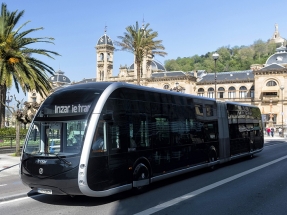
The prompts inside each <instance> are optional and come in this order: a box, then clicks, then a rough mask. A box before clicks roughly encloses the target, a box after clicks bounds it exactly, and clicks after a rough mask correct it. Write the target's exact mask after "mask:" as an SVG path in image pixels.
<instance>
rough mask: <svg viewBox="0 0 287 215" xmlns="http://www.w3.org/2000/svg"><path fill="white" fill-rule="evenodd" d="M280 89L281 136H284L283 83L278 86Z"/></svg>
mask: <svg viewBox="0 0 287 215" xmlns="http://www.w3.org/2000/svg"><path fill="white" fill-rule="evenodd" d="M280 89H281V92H282V93H281V96H282V112H281V116H282V119H281V121H282V137H284V124H283V118H284V113H283V90H284V86H283V85H281V87H280Z"/></svg>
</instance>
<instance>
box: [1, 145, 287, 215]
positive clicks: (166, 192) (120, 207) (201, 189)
mask: <svg viewBox="0 0 287 215" xmlns="http://www.w3.org/2000/svg"><path fill="white" fill-rule="evenodd" d="M286 169H287V143H286V142H285V141H272V142H267V143H266V144H265V148H264V150H263V151H262V152H261V153H259V154H257V155H256V156H255V157H254V158H252V159H250V158H244V159H240V160H236V161H232V162H230V163H228V164H223V165H220V166H218V168H217V169H216V170H214V171H209V170H208V169H203V170H199V171H195V172H192V173H189V174H185V175H181V176H179V177H174V178H171V179H168V180H164V181H161V182H158V183H155V184H152V185H151V186H150V189H149V191H148V192H146V193H143V194H141V195H134V194H132V193H131V192H125V193H121V194H117V195H114V196H112V197H108V198H91V197H85V196H78V197H74V198H72V197H69V196H49V195H34V196H31V197H24V198H16V199H13V200H10V201H2V202H0V214H9V215H10V214H23V215H24V214H29V215H32V214H39V213H42V214H53V215H54V214H81V215H83V214H105V215H106V214H120V215H121V214H123V215H128V214H138V215H145V214H165V215H169V214H170V215H171V214H196V215H197V214H232V215H233V214H235V215H236V214H240V215H242V214H276V215H277V214H286V211H287V204H286V199H287V177H286ZM16 177H17V176H16ZM9 178H10V182H11V183H12V182H13V181H14V180H15V181H14V182H15V183H14V184H13V186H14V188H16V187H17V186H18V185H17V183H16V182H17V178H15V179H14V178H11V177H9ZM2 179H3V178H2ZM8 182H9V181H7V183H8ZM1 183H2V181H1ZM19 186H21V185H19ZM1 189H2V187H0V190H1ZM6 189H12V190H13V188H8V187H6Z"/></svg>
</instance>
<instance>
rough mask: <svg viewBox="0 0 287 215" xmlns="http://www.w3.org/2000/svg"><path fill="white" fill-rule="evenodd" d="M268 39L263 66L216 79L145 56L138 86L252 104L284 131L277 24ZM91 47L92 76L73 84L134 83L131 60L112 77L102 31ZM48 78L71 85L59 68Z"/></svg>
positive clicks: (284, 62) (284, 81) (285, 57)
mask: <svg viewBox="0 0 287 215" xmlns="http://www.w3.org/2000/svg"><path fill="white" fill-rule="evenodd" d="M269 42H275V43H281V44H282V45H281V47H279V48H277V50H276V53H274V54H273V55H271V56H270V57H269V58H268V59H267V61H266V63H265V64H264V65H251V69H250V70H246V71H230V72H221V73H217V74H216V81H215V74H214V73H207V72H206V71H204V70H198V71H189V72H183V71H166V69H165V67H164V66H163V65H162V64H161V63H160V62H158V61H156V60H154V59H152V58H145V59H144V61H143V65H142V68H141V85H144V86H148V87H154V88H159V89H165V90H173V91H177V92H179V93H188V94H195V95H198V96H205V97H210V98H216V99H217V100H219V101H225V100H229V101H235V102H241V103H246V104H251V105H256V106H258V107H259V108H260V109H261V112H262V114H263V121H264V124H265V126H266V127H271V126H272V127H276V128H278V127H282V126H283V127H284V128H285V133H286V132H287V126H286V125H287V48H286V46H284V45H286V40H285V39H283V38H281V37H280V34H279V31H278V25H277V24H276V25H275V32H274V34H273V36H272V38H271V39H270V40H269ZM95 48H96V62H97V68H96V78H93V79H83V80H82V81H79V82H77V83H84V82H91V81H97V82H99V81H110V82H127V83H131V84H136V83H137V74H136V64H135V63H132V64H131V65H130V66H126V65H125V66H120V68H119V73H118V75H116V76H113V61H114V50H115V47H114V45H113V41H112V39H111V38H110V37H109V36H108V35H106V32H105V33H104V35H103V36H101V37H100V38H99V40H98V42H97V45H96V47H95ZM50 81H51V83H52V84H53V86H54V87H55V90H56V89H57V87H61V86H63V85H64V86H66V85H69V84H72V83H71V82H70V80H69V79H68V78H67V77H66V76H64V74H63V72H61V71H58V72H57V73H56V74H55V76H53V77H51V78H50ZM74 84H76V83H74ZM285 85H286V87H285ZM215 87H216V90H215ZM215 92H216V96H215ZM31 95H32V96H31ZM33 95H34V97H33ZM35 96H36V95H35V94H33V92H32V94H31V93H30V96H28V101H32V99H34V101H38V100H37V99H36V98H35Z"/></svg>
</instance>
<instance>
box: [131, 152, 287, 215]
mask: <svg viewBox="0 0 287 215" xmlns="http://www.w3.org/2000/svg"><path fill="white" fill-rule="evenodd" d="M286 158H287V155H286V156H283V157H281V158H278V159H276V160H274V161H270V162H268V163H266V164H263V165H261V166H258V167H255V168H253V169H250V170H247V171H244V172H242V173H239V174H237V175H234V176H231V177H229V178H226V179H223V180H221V181H218V182H215V183H213V184H210V185H208V186H206V187H202V188H200V189H198V190H195V191H192V192H190V193H187V194H185V195H183V196H180V197H177V198H175V199H172V200H170V201H167V202H164V203H162V204H159V205H156V206H155V207H152V208H149V209H146V210H144V211H141V212H139V213H136V214H134V215H148V214H153V213H155V212H158V211H160V210H163V209H166V208H168V207H170V206H173V205H175V204H177V203H180V202H182V201H185V200H187V199H190V198H192V197H194V196H196V195H199V194H201V193H204V192H206V191H209V190H211V189H213V188H216V187H219V186H221V185H223V184H226V183H228V182H230V181H233V180H235V179H238V178H240V177H242V176H245V175H248V174H250V173H253V172H255V171H257V170H260V169H263V168H265V167H267V166H270V165H272V164H275V163H278V162H280V161H282V160H284V159H286Z"/></svg>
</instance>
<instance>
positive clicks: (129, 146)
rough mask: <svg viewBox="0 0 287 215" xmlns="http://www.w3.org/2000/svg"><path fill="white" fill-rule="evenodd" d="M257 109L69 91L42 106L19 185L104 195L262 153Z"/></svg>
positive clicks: (177, 96) (136, 90)
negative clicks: (21, 183)
mask: <svg viewBox="0 0 287 215" xmlns="http://www.w3.org/2000/svg"><path fill="white" fill-rule="evenodd" d="M263 144H264V138H263V127H262V119H261V113H260V110H259V108H258V107H255V106H251V105H244V104H239V103H234V102H220V101H215V100H214V99H209V98H205V97H199V96H194V95H189V94H183V93H178V92H171V91H168V90H160V89H155V88H148V87H143V86H137V85H131V84H126V83H119V82H118V83H110V82H99V83H86V84H77V85H71V86H68V87H65V88H62V89H60V90H58V91H56V92H54V93H53V94H51V95H50V96H49V97H48V98H47V99H46V100H45V101H44V102H43V104H42V105H41V107H40V109H39V110H38V112H37V114H36V116H35V118H34V119H33V122H32V123H31V126H30V128H29V131H28V134H27V137H26V140H25V145H24V147H23V152H22V157H21V163H20V175H21V179H22V182H23V183H24V184H25V185H27V186H29V187H30V188H31V189H33V190H36V191H37V192H39V193H45V194H53V195H87V196H95V197H103V196H109V195H112V194H115V193H119V192H122V191H125V190H129V189H132V188H134V189H138V190H140V189H142V188H144V187H145V186H147V185H149V184H150V183H153V182H156V181H159V180H162V179H165V178H168V177H172V176H176V175H179V174H183V173H186V172H189V171H193V170H196V169H200V168H206V167H210V168H212V167H214V166H215V165H217V164H219V163H224V162H228V161H230V160H232V159H236V158H239V157H243V156H253V154H255V153H258V152H260V151H261V150H262V149H263Z"/></svg>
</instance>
